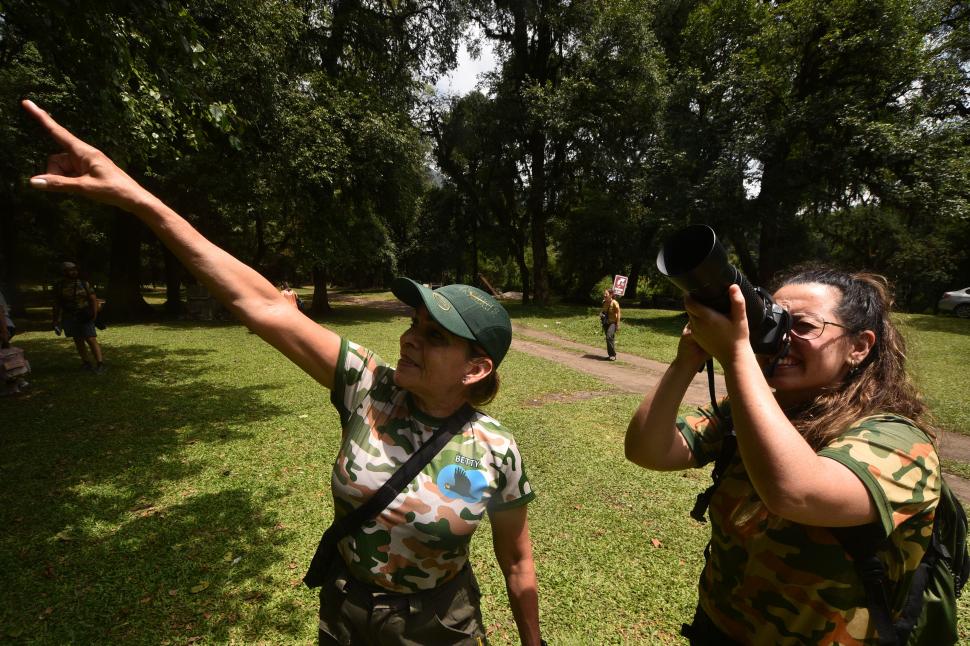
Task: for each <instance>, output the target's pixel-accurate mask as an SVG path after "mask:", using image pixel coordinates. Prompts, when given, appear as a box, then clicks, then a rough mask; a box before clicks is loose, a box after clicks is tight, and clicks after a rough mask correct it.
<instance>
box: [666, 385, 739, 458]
mask: <svg viewBox="0 0 970 646" xmlns="http://www.w3.org/2000/svg"><path fill="white" fill-rule="evenodd" d="M718 408H720V410H721V412H722V413H726V414H729V408H728V403H727V400H726V399H725V400H723V401H721V402H719V403H718ZM676 426H677V430H678V431H680V434H681V435H683V436H684V439H685V440H687V446H688V447H690V452H691V453H692V454H693V455H694V459H695V460H697V466H699V467H702V466H704V465H705V464H708V463H710V462H713V461H714V459H715V458H717V455H718V453H720V451H721V430H722V428H721V426H722V425H721V421H720V419H718V417H717V415H715V414H714V410H713V409H712V408H711V407H710V406H702V407H700V408H697V409H696V410H695V411H694V412H693V413H690V414H688V415H679V416H678V417H677V422H676Z"/></svg>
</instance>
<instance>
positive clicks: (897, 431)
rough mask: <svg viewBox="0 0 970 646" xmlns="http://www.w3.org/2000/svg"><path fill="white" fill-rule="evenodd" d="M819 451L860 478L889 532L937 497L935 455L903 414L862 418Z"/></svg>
mask: <svg viewBox="0 0 970 646" xmlns="http://www.w3.org/2000/svg"><path fill="white" fill-rule="evenodd" d="M818 454H819V455H821V456H823V457H826V458H830V459H832V460H835V461H836V462H838V463H840V464H842V465H844V466H845V467H846V468H848V469H849V470H850V471H852V473H854V474H855V475H856V476H857V477H858V478H859V479H860V480H861V481H862V483H863V484H864V485H865V487H866V489H867V490H868V491H869V495H870V496H872V500H873V502H874V503H875V505H876V509H877V510H878V512H879V521H880V523H881V524H882V527H883V531H885V533H886V535H887V536H888V535H889V534H890V533H891V532H892V531H893V530H894V529H895V528H896V527H899V526H900V525H902V524H903V523H904V522H906V521H907V520H909V519H910V518H912V517H913V516H915V515H917V514H919V513H920V512H922V511H924V510H925V509H926V508H927V507H930V506H931V505H935V504H936V502H937V500H939V497H940V488H941V487H942V484H941V482H942V480H941V476H940V458H939V455H938V454H937V452H936V449H935V448H934V447H933V442H932V441H931V440H930V438H929V437H928V436H927V435H926V433H924V432H923V431H922V430H921V429H920V428H918V427H917V426H915V425H914V424H913V423H912V422H911V421H909V420H908V419H905V418H903V417H899V416H896V415H881V416H875V417H868V418H865V419H863V420H861V421H859V422H857V423H856V424H854V425H853V426H852V427H850V428H849V429H848V430H847V431H846V432H845V433H844V434H842V435H841V436H839V437H838V438H837V439H836V440H835V441H833V442H832V443H831V444H829V445H828V446H826V447H825V448H823V449H822V450H821V451H819V453H818Z"/></svg>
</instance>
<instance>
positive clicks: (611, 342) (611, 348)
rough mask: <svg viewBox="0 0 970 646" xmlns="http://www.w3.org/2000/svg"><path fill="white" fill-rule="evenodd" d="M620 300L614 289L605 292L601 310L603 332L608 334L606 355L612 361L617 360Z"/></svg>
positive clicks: (620, 316) (620, 315)
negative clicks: (617, 298)
mask: <svg viewBox="0 0 970 646" xmlns="http://www.w3.org/2000/svg"><path fill="white" fill-rule="evenodd" d="M620 318H622V314H621V312H620V302H619V301H618V300H616V294H615V293H614V292H613V290H612V289H607V290H605V291H604V292H603V309H602V311H600V323H601V324H602V325H603V334H605V335H606V356H607V357H608V358H609V360H610V361H616V333H617V332H618V331H619V330H620Z"/></svg>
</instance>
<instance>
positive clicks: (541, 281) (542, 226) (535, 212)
mask: <svg viewBox="0 0 970 646" xmlns="http://www.w3.org/2000/svg"><path fill="white" fill-rule="evenodd" d="M529 148H530V152H531V155H532V163H531V168H532V178H531V179H532V181H531V185H530V186H529V206H528V208H529V216H530V220H531V224H532V229H531V231H532V236H531V241H532V282H533V285H532V289H533V302H535V303H536V304H537V305H545V304H546V303H548V302H549V256H548V254H547V253H546V209H545V197H546V137H545V135H543V134H541V133H537V134H534V135H533V136H532V140H531V141H530V146H529Z"/></svg>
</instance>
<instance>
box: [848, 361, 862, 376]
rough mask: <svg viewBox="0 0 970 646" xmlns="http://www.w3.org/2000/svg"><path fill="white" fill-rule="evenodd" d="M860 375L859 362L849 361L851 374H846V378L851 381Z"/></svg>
mask: <svg viewBox="0 0 970 646" xmlns="http://www.w3.org/2000/svg"><path fill="white" fill-rule="evenodd" d="M858 374H859V362H857V361H849V372H847V373H846V375H845V376H846V377H848V378H849V379H854V378H855V377H856V375H858Z"/></svg>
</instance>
